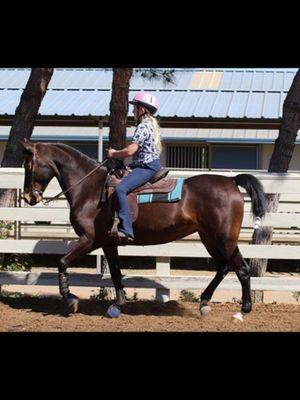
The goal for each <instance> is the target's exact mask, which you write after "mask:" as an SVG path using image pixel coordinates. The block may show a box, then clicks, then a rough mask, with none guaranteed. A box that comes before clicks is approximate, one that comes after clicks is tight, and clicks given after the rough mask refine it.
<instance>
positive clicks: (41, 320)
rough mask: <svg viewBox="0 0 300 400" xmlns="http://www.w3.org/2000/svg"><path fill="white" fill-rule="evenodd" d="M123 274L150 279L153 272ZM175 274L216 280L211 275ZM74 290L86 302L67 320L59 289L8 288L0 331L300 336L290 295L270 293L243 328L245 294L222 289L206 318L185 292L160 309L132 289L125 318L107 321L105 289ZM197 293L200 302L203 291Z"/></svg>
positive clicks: (151, 293) (0, 304) (148, 295)
mask: <svg viewBox="0 0 300 400" xmlns="http://www.w3.org/2000/svg"><path fill="white" fill-rule="evenodd" d="M74 271H75V270H74ZM70 272H72V271H70ZM76 272H87V270H86V269H80V270H79V269H76ZM89 272H90V273H94V272H95V271H93V270H89ZM123 273H126V274H129V273H131V274H137V273H138V274H141V273H142V274H144V275H145V274H152V273H153V271H151V270H150V271H145V270H144V271H135V270H131V271H127V270H123ZM173 273H174V274H178V275H183V274H190V275H196V274H199V275H201V274H204V275H208V274H211V275H212V276H213V275H214V273H212V272H209V271H192V272H191V271H184V270H179V271H176V272H175V271H174V272H173ZM284 275H285V274H284ZM295 275H297V276H298V274H295ZM71 289H72V292H73V293H74V294H76V295H77V296H78V297H79V298H80V303H79V308H78V312H77V313H76V314H72V315H70V316H67V315H66V314H65V308H64V305H63V303H62V301H61V299H60V297H59V296H58V288H57V287H52V286H51V287H50V286H13V285H10V286H8V285H5V286H3V287H2V290H3V295H2V296H1V297H0V332H300V303H299V302H298V301H297V299H296V298H295V297H294V296H293V294H292V293H290V292H265V297H264V303H263V304H254V306H253V311H252V312H251V313H250V314H249V315H247V316H245V318H244V322H242V323H241V322H239V321H238V322H234V321H233V318H232V316H233V314H234V313H236V312H237V311H240V308H241V305H240V304H239V302H240V297H241V291H229V290H223V291H222V290H216V292H215V294H214V296H213V299H212V300H213V301H212V302H211V307H212V311H211V313H210V314H208V315H207V316H205V317H204V318H203V317H202V318H200V314H199V303H198V302H186V301H182V298H180V291H179V290H174V289H172V290H171V291H170V301H169V302H167V303H165V304H160V303H158V302H156V301H155V290H154V289H126V294H127V296H128V299H129V301H128V302H127V304H126V305H125V306H124V309H123V312H122V314H121V316H120V317H119V318H117V319H111V318H109V317H107V316H106V310H107V308H108V307H109V305H110V304H111V300H105V301H102V302H101V301H99V300H98V299H95V296H96V295H97V294H99V289H95V288H83V287H74V288H71ZM191 292H193V293H194V294H195V296H196V297H197V298H198V297H199V294H200V291H196V290H194V291H191Z"/></svg>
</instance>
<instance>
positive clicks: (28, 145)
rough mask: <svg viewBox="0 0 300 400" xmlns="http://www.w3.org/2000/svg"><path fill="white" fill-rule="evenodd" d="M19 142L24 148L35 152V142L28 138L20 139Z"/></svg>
mask: <svg viewBox="0 0 300 400" xmlns="http://www.w3.org/2000/svg"><path fill="white" fill-rule="evenodd" d="M19 142H20V143H21V145H22V146H23V147H24V150H26V151H28V152H30V153H32V152H33V144H32V143H31V142H30V141H29V140H28V139H27V138H23V139H20V140H19Z"/></svg>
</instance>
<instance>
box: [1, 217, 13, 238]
mask: <svg viewBox="0 0 300 400" xmlns="http://www.w3.org/2000/svg"><path fill="white" fill-rule="evenodd" d="M12 229H13V223H11V222H7V221H0V239H6V238H7V237H8V236H9V235H10V233H11V231H12Z"/></svg>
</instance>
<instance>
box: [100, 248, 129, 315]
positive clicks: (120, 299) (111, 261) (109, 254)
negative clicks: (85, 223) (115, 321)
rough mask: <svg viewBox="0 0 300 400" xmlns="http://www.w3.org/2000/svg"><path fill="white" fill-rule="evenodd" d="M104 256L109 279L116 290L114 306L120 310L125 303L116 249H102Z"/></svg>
mask: <svg viewBox="0 0 300 400" xmlns="http://www.w3.org/2000/svg"><path fill="white" fill-rule="evenodd" d="M103 252H104V255H105V257H106V259H107V262H108V265H109V271H110V275H111V279H112V281H113V284H114V287H115V290H116V303H115V304H116V305H117V306H118V307H119V308H120V307H122V306H123V305H124V304H125V303H126V298H125V291H124V290H123V288H124V285H123V284H122V274H121V269H120V260H119V254H118V248H117V247H103Z"/></svg>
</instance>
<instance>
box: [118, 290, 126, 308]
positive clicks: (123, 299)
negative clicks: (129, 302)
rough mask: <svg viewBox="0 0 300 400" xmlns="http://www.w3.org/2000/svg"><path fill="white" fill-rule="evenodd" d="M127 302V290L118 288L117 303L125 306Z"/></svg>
mask: <svg viewBox="0 0 300 400" xmlns="http://www.w3.org/2000/svg"><path fill="white" fill-rule="evenodd" d="M125 303H126V297H125V291H124V290H123V289H119V290H116V304H117V306H123V305H124V304H125Z"/></svg>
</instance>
